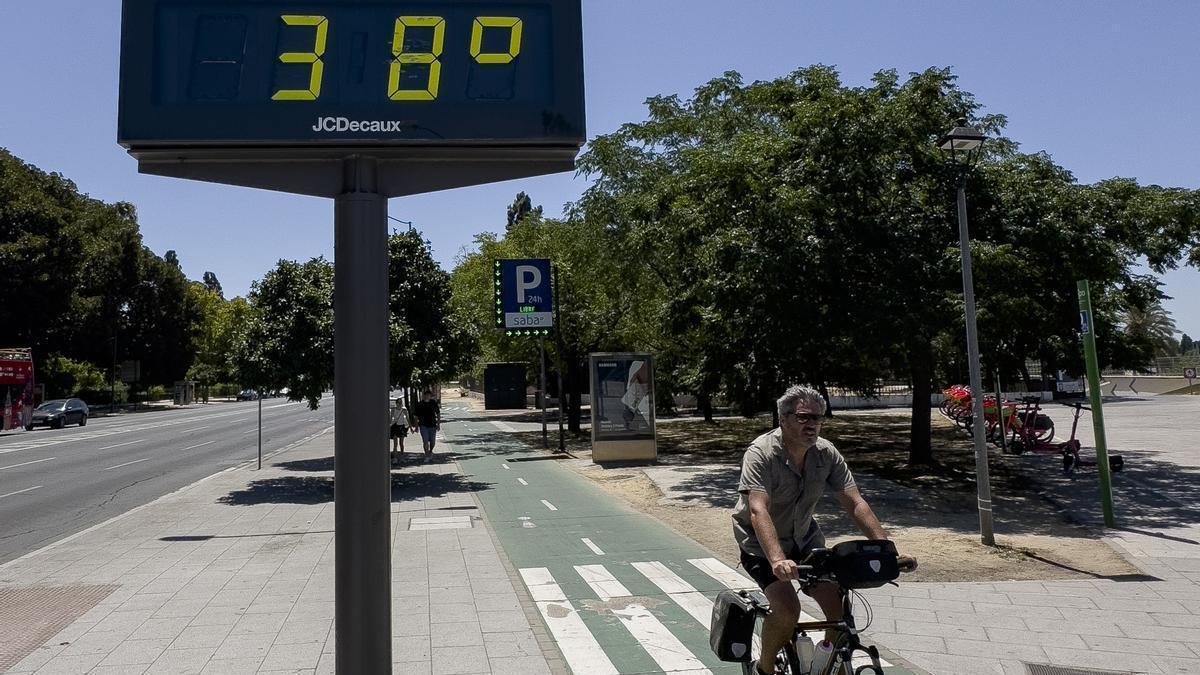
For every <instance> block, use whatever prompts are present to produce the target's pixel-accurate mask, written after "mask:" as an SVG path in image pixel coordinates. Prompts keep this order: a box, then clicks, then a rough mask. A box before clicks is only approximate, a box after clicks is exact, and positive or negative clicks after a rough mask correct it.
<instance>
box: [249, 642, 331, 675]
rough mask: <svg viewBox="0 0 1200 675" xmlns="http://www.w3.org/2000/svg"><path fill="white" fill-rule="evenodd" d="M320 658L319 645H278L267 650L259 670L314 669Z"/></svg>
mask: <svg viewBox="0 0 1200 675" xmlns="http://www.w3.org/2000/svg"><path fill="white" fill-rule="evenodd" d="M320 659H321V645H319V644H303V645H278V646H274V647H271V649H270V650H269V651H267V656H266V658H265V659H263V662H262V665H260V666H259V670H261V671H263V672H269V671H272V670H303V669H306V668H307V669H315V668H316V667H317V661H319V660H320Z"/></svg>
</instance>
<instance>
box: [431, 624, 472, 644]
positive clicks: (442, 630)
mask: <svg viewBox="0 0 1200 675" xmlns="http://www.w3.org/2000/svg"><path fill="white" fill-rule="evenodd" d="M430 631H431V632H430V640H431V644H432V645H433V648H434V650H437V649H440V648H443V647H475V646H478V647H482V646H483V632H482V631H480V629H479V624H478V623H476V622H474V621H462V622H456V623H434V624H432V625H431V626H430Z"/></svg>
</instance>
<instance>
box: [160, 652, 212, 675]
mask: <svg viewBox="0 0 1200 675" xmlns="http://www.w3.org/2000/svg"><path fill="white" fill-rule="evenodd" d="M216 651H217V650H216V648H214V647H201V648H195V649H168V650H166V651H165V652H163V653H162V654H161V655H160V656H159V657H158V659H157V660H155V661H154V663H152V664H150V667H149V668H148V669H147V670H146V675H199V673H200V672H201V671H203V670H204V666H206V665H207V664H208V662H209V661H210V660H211V659H212V655H213V654H214V653H215V652H216Z"/></svg>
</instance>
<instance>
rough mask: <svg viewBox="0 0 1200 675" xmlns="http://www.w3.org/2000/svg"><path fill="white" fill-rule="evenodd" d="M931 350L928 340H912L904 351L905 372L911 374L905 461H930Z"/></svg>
mask: <svg viewBox="0 0 1200 675" xmlns="http://www.w3.org/2000/svg"><path fill="white" fill-rule="evenodd" d="M931 357H932V354H930V351H929V344H928V343H926V342H921V343H920V344H915V345H913V347H912V348H911V349H910V350H909V353H908V367H909V376H910V377H911V378H912V424H911V426H910V427H909V446H908V463H909V465H914V464H929V463H932V462H933V445H932V442H933V438H932V429H931V428H930V425H931V420H930V415H931V414H932V412H933V408H932V406H930V405H929V397H930V395H931V394H932V392H933V387H932V382H931V381H930V380H931V378H932V375H933V372H932V371H933V368H932V365H933V364H932V363H931V361H932V358H931Z"/></svg>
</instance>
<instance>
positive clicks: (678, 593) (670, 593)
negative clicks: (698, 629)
mask: <svg viewBox="0 0 1200 675" xmlns="http://www.w3.org/2000/svg"><path fill="white" fill-rule="evenodd" d="M633 568H634V569H636V570H637V571H639V572H641V573H642V576H644V577H646V578H647V579H649V580H650V582H651V583H653V584H654V585H655V586H658V588H659V589H660V590H661V591H662V592H663V593H666V594H667V597H669V598H671V599H672V600H674V601H675V604H677V605H679V606H680V607H682V608H683V611H685V612H687V613H688V614H690V615H692V618H693V619H695V620H697V621H699V622H700V625H702V626H704V627H705V628H708V625H709V622H710V621H711V619H712V608H713V603H712V600H709V599H708V598H706V597H705V596H704V594H703V593H701V592H700V591H697V590H696V589H695V588H694V587H693V586H692V585H691V584H689V583H688V582H686V581H684V580H683V578H682V577H680V576H679V575H678V574H675V573H674V572H672V571H671V569H670V568H669V567H667V566H666V565H664V564H663V563H661V562H657V561H656V562H635V563H633Z"/></svg>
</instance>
